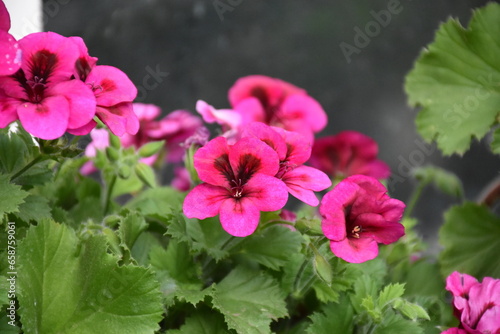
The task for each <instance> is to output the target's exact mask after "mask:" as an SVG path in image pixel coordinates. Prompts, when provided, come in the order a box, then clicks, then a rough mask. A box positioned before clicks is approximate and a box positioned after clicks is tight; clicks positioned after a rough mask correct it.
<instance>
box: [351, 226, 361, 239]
mask: <svg viewBox="0 0 500 334" xmlns="http://www.w3.org/2000/svg"><path fill="white" fill-rule="evenodd" d="M361 232H363V228H362V227H361V226H360V225H356V226H354V228H353V229H352V231H351V236H352V237H353V238H356V239H359V234H360V233H361Z"/></svg>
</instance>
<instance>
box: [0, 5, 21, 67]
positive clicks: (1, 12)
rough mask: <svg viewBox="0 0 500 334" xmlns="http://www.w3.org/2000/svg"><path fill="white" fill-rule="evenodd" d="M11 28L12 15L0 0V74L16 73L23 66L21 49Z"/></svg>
mask: <svg viewBox="0 0 500 334" xmlns="http://www.w3.org/2000/svg"><path fill="white" fill-rule="evenodd" d="M9 30H10V15H9V12H8V11H7V8H6V7H5V4H4V3H3V1H0V54H1V55H2V57H0V76H2V75H11V74H14V73H16V72H17V70H19V68H20V67H21V50H20V49H19V45H18V43H17V41H16V39H15V38H14V37H13V36H12V35H11V34H9Z"/></svg>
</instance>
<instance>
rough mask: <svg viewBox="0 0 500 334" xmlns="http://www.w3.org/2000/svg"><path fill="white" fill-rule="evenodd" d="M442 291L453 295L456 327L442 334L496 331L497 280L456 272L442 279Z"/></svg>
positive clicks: (499, 315)
mask: <svg viewBox="0 0 500 334" xmlns="http://www.w3.org/2000/svg"><path fill="white" fill-rule="evenodd" d="M446 290H448V291H450V292H451V293H452V295H453V309H454V314H455V316H456V317H457V318H458V319H459V320H460V325H459V327H456V328H450V329H448V330H446V331H444V332H442V333H443V334H444V333H446V334H486V333H491V334H493V333H500V279H494V278H491V277H485V278H484V279H483V281H482V282H481V283H479V282H478V281H477V279H476V278H474V277H472V276H470V275H467V274H462V273H459V272H456V271H455V272H453V273H451V274H450V275H449V276H448V278H447V279H446Z"/></svg>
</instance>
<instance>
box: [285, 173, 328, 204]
mask: <svg viewBox="0 0 500 334" xmlns="http://www.w3.org/2000/svg"><path fill="white" fill-rule="evenodd" d="M281 179H282V180H283V182H285V184H286V186H287V187H288V191H289V192H290V194H292V195H293V196H294V197H296V198H298V199H299V200H301V201H302V202H304V203H306V204H308V205H311V206H317V205H318V204H319V201H318V198H317V197H316V195H315V194H314V191H321V190H325V189H327V188H328V187H330V186H331V185H332V181H331V180H330V178H329V177H328V176H327V175H326V174H325V173H323V172H322V171H320V170H318V169H316V168H313V167H309V166H299V167H297V168H295V169H293V170H291V171H288V172H286V173H285V174H284V175H283V177H282V178H281Z"/></svg>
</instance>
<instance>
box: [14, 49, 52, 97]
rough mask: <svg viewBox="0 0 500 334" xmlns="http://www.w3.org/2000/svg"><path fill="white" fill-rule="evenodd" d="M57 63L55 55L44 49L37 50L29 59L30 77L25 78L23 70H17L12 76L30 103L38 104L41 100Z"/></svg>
mask: <svg viewBox="0 0 500 334" xmlns="http://www.w3.org/2000/svg"><path fill="white" fill-rule="evenodd" d="M57 62H58V59H57V55H56V54H55V53H52V52H50V51H48V50H45V49H43V50H39V51H37V52H36V53H34V54H33V55H32V56H31V57H30V59H29V63H28V69H29V70H28V72H29V74H30V75H31V76H30V77H28V78H27V77H26V74H25V73H24V71H23V70H19V71H17V73H16V74H14V77H15V79H16V80H17V81H18V82H19V83H20V84H21V86H22V87H23V89H24V90H25V92H26V94H27V95H28V100H29V101H30V102H31V103H40V102H41V101H42V100H43V98H44V93H45V88H46V87H47V83H48V82H49V81H50V76H51V75H52V74H53V72H54V69H55V67H56V66H57Z"/></svg>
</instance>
